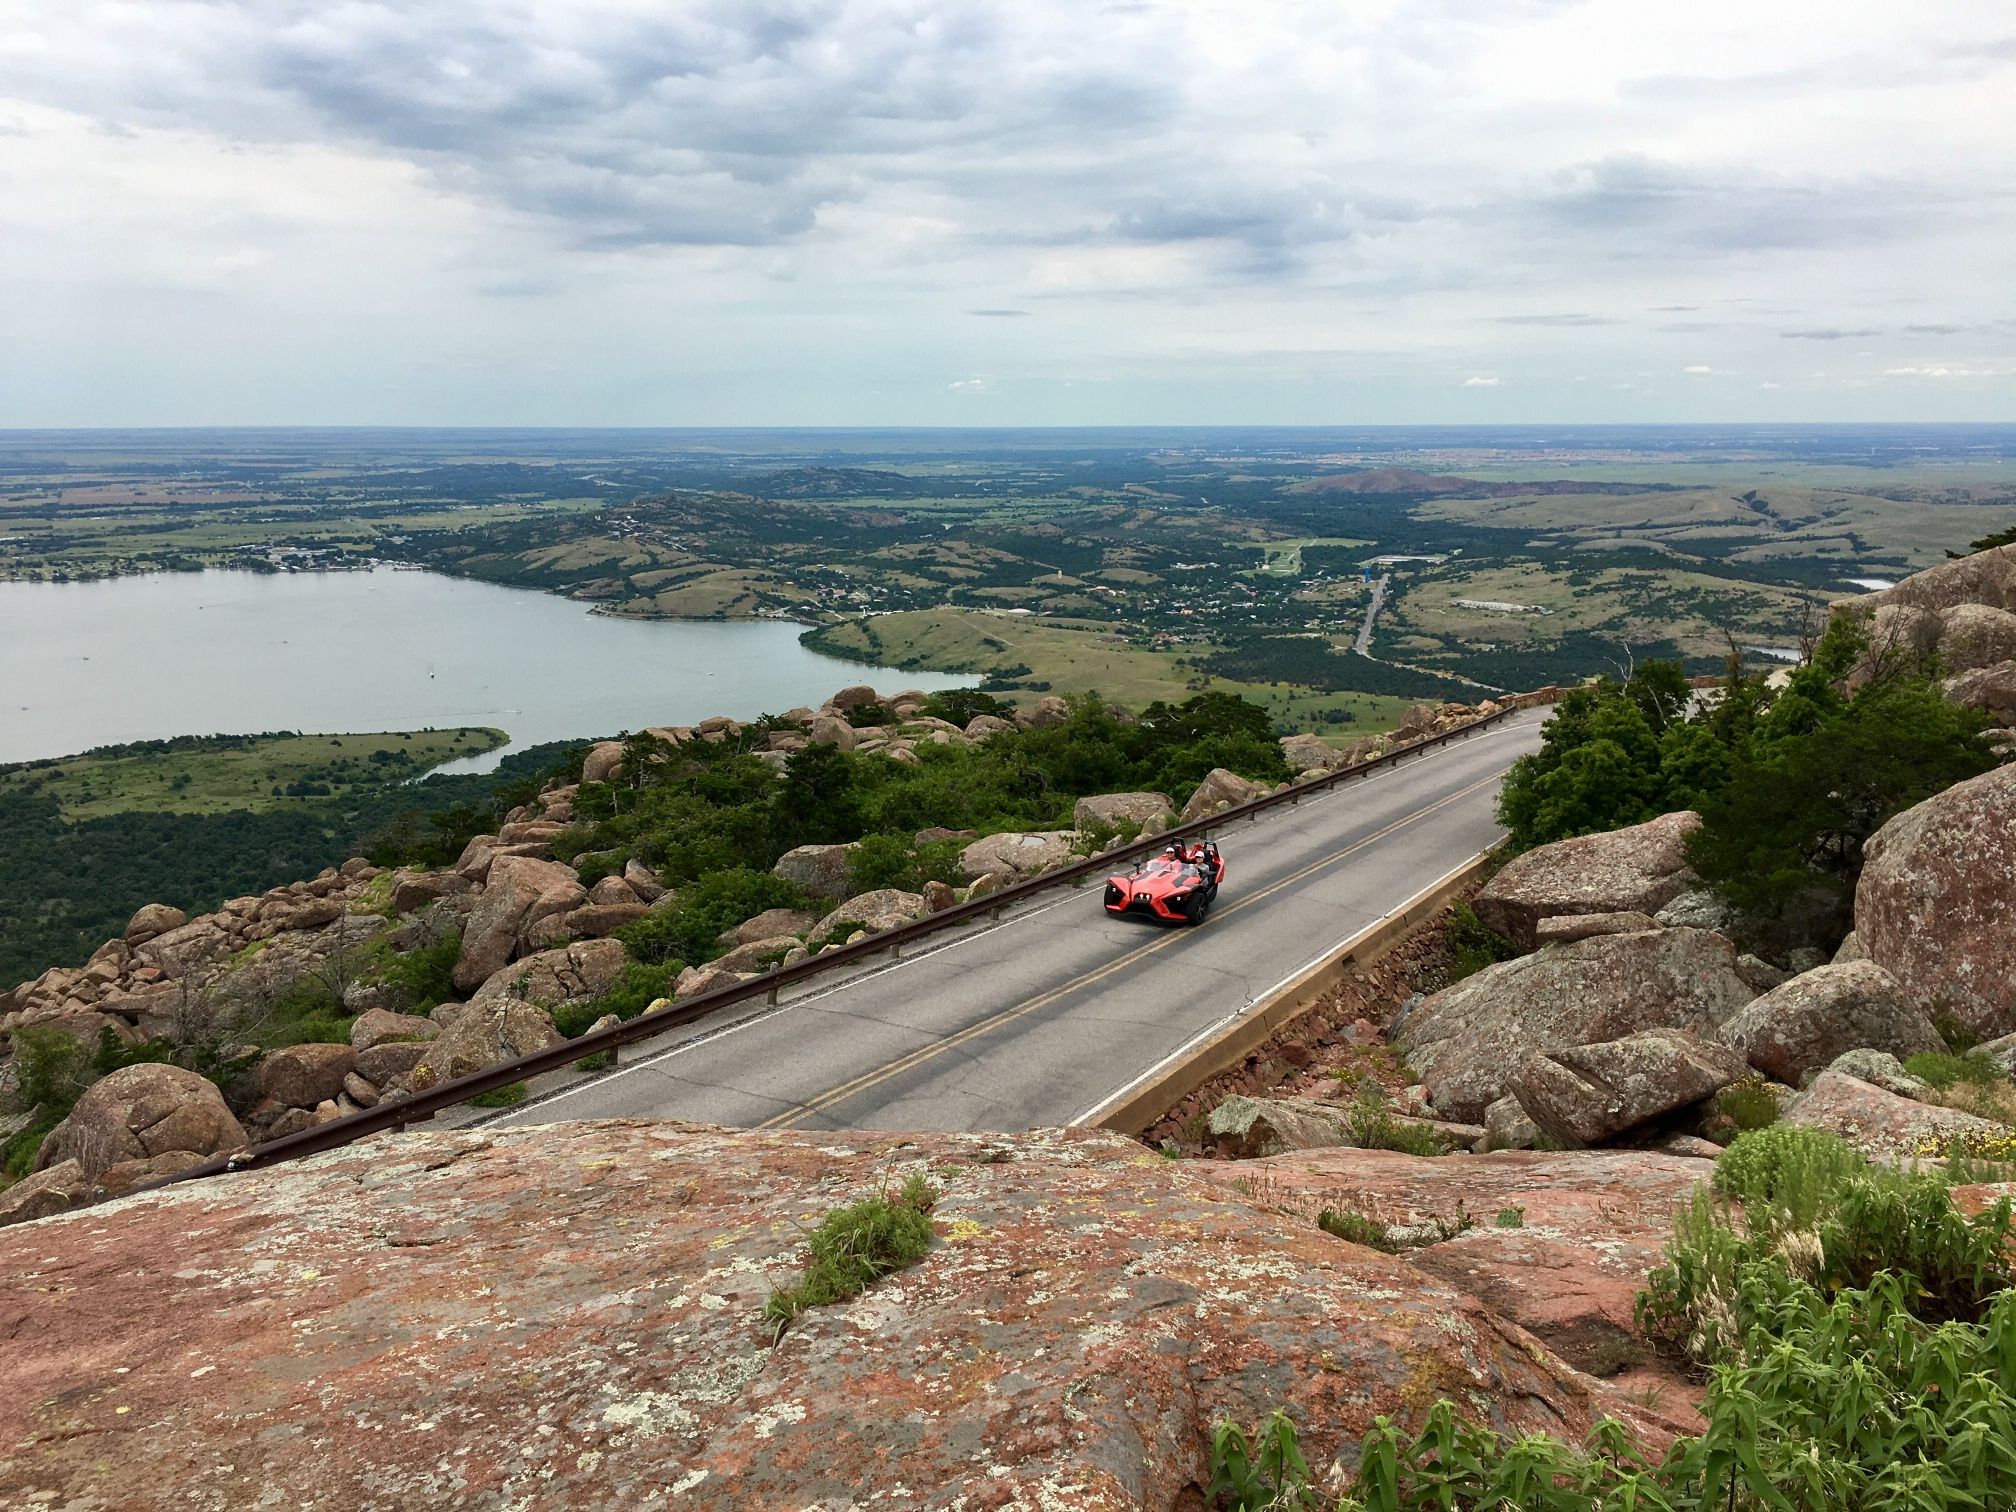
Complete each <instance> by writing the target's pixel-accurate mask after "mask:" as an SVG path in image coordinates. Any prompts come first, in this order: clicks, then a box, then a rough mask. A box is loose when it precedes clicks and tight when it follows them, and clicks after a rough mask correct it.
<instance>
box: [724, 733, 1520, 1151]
mask: <svg viewBox="0 0 2016 1512" xmlns="http://www.w3.org/2000/svg"><path fill="white" fill-rule="evenodd" d="M1507 770H1509V768H1508V769H1507ZM1504 775H1505V772H1504V771H1499V772H1495V773H1493V774H1492V775H1491V776H1489V777H1486V778H1483V779H1481V780H1480V781H1477V782H1473V783H1471V784H1470V786H1468V787H1466V788H1463V789H1460V790H1459V791H1457V792H1454V793H1450V794H1448V795H1446V796H1444V797H1441V798H1438V799H1436V800H1435V801H1434V802H1433V803H1430V804H1427V805H1425V806H1423V807H1421V808H1418V809H1416V810H1414V812H1413V813H1411V814H1408V815H1406V816H1405V817H1403V818H1399V819H1395V820H1394V821H1393V822H1392V823H1391V824H1389V825H1387V826H1386V827H1385V828H1384V829H1382V830H1379V831H1377V832H1376V833H1374V834H1370V835H1367V836H1366V837H1365V838H1364V839H1363V840H1358V841H1354V842H1353V843H1352V844H1350V845H1347V846H1345V847H1344V848H1343V849H1342V850H1339V851H1333V852H1331V853H1330V854H1329V855H1327V856H1325V857H1324V858H1323V859H1322V860H1321V861H1314V862H1311V863H1310V864H1309V865H1307V866H1305V867H1303V868H1302V869H1301V870H1300V871H1298V872H1294V873H1292V874H1291V875H1289V876H1286V877H1283V878H1281V879H1280V880H1279V881H1278V882H1271V883H1269V884H1268V885H1267V886H1266V887H1263V888H1261V889H1260V891H1258V892H1256V893H1251V894H1248V895H1247V896H1246V897H1244V898H1242V899H1240V901H1239V902H1237V903H1235V904H1233V905H1232V907H1230V908H1228V909H1226V910H1225V916H1227V917H1229V916H1230V915H1232V914H1236V913H1239V912H1241V911H1242V910H1244V909H1248V908H1254V907H1257V906H1258V905H1259V904H1261V903H1264V902H1265V901H1266V900H1267V899H1268V898H1270V897H1272V896H1273V895H1274V894H1275V893H1278V892H1280V891H1281V890H1282V889H1283V888H1288V887H1293V886H1294V885H1295V884H1296V883H1298V882H1301V881H1304V880H1306V879H1307V878H1309V877H1312V876H1314V875H1315V874H1316V873H1317V872H1319V871H1322V870H1324V869H1325V868H1326V867H1331V866H1335V865H1336V864H1337V863H1338V862H1339V861H1342V860H1343V859H1344V858H1345V857H1347V856H1351V855H1355V854H1356V853H1357V852H1359V851H1361V850H1364V849H1365V848H1366V847H1367V846H1370V845H1377V844H1378V843H1379V842H1380V841H1381V840H1384V839H1385V838H1386V837H1387V836H1389V835H1391V834H1393V833H1395V832H1396V831H1398V830H1402V829H1405V828H1406V827H1407V826H1408V825H1410V824H1412V823H1414V822H1415V821H1416V820H1418V819H1425V818H1427V817H1428V816H1429V815H1430V814H1432V813H1435V812H1436V811H1437V810H1439V809H1445V808H1447V807H1448V806H1449V805H1450V804H1452V803H1460V802H1461V801H1462V800H1463V799H1465V798H1468V797H1469V796H1470V795H1471V794H1472V793H1475V792H1477V791H1478V790H1479V789H1480V788H1486V787H1490V786H1491V785H1493V784H1494V783H1496V782H1498V781H1499V780H1500V779H1502V778H1503V777H1504ZM1186 937H1187V931H1182V930H1175V931H1171V932H1169V933H1166V934H1164V935H1162V936H1161V938H1159V939H1156V940H1152V941H1150V942H1149V943H1148V944H1146V945H1141V946H1137V947H1136V948H1135V949H1133V950H1130V951H1128V952H1127V953H1126V954H1125V955H1122V956H1117V957H1115V958H1114V959H1113V960H1111V961H1108V962H1107V963H1106V964H1105V965H1104V966H1101V967H1100V968H1099V969H1098V970H1096V971H1088V972H1087V973H1085V975H1083V976H1081V977H1077V978H1074V979H1073V980H1071V981H1069V982H1066V983H1065V984H1064V985H1063V986H1062V987H1053V988H1051V989H1050V990H1049V991H1048V992H1045V993H1043V994H1041V995H1040V996H1037V997H1033V998H1030V999H1029V1000H1028V1001H1027V1002H1026V1003H1018V1004H1017V1005H1016V1006H1015V1007H1013V1008H1004V1009H1003V1010H1002V1011H1001V1012H999V1013H996V1014H993V1015H991V1016H989V1017H987V1018H984V1019H982V1020H980V1022H978V1023H977V1024H973V1025H970V1026H969V1027H967V1028H965V1029H962V1030H960V1031H959V1032H958V1033H957V1034H954V1035H951V1036H949V1037H947V1038H945V1039H942V1040H933V1041H932V1042H931V1043H930V1044H928V1045H920V1046H919V1047H918V1048H917V1049H915V1050H912V1051H911V1052H910V1053H909V1054H907V1055H902V1056H898V1057H897V1058H896V1059H895V1060H893V1061H890V1062H889V1063H888V1064H886V1065H883V1066H879V1067H877V1068H876V1069H875V1070H873V1071H868V1072H864V1073H863V1074H862V1075H860V1076H857V1077H855V1078H854V1079H853V1080H852V1081H849V1082H843V1083H842V1084H841V1085H839V1086H837V1087H833V1088H831V1089H829V1090H828V1091H825V1092H821V1093H820V1094H819V1095H818V1096H817V1097H814V1098H812V1099H811V1100H810V1101H808V1102H806V1103H804V1104H803V1105H802V1106H800V1107H796V1108H793V1109H791V1110H790V1111H789V1112H786V1113H778V1114H774V1115H772V1116H771V1117H769V1118H766V1119H764V1120H763V1122H761V1123H759V1124H757V1125H755V1127H756V1128H758V1129H784V1128H789V1127H791V1126H792V1125H793V1124H796V1123H797V1122H798V1121H799V1120H801V1119H803V1118H806V1117H809V1116H810V1115H811V1114H814V1113H820V1112H824V1111H825V1110H826V1109H828V1108H830V1107H832V1106H833V1105H834V1104H835V1103H840V1102H845V1101H846V1100H847V1099H848V1098H850V1097H854V1096H857V1095H859V1094H860V1093H862V1092H866V1091H868V1090H869V1089H870V1088H872V1087H878V1086H880V1085H882V1083H884V1082H886V1081H888V1080H889V1079H890V1078H892V1077H896V1076H901V1075H902V1074H903V1073H904V1072H906V1071H910V1070H914V1069H915V1068H916V1067H918V1066H921V1065H923V1064H925V1063H926V1062H927V1061H930V1060H934V1059H936V1058H937V1057H938V1056H941V1055H944V1054H946V1053H948V1052H949V1051H953V1050H956V1049H958V1048H959V1047H960V1046H961V1045H964V1044H965V1043H967V1042H968V1041H969V1040H974V1039H978V1038H979V1037H980V1036H981V1035H983V1034H989V1033H992V1032H993V1031H994V1030H996V1029H999V1028H1000V1027H1001V1026H1002V1025H1004V1024H1011V1023H1013V1022H1014V1021H1015V1020H1017V1019H1019V1018H1025V1017H1027V1016H1028V1015H1029V1014H1032V1013H1037V1012H1040V1011H1041V1010H1042V1009H1044V1008H1047V1007H1049V1006H1050V1005H1051V1004H1052V1003H1054V1002H1056V1001H1057V1000H1058V999H1059V998H1062V997H1068V996H1069V995H1070V994H1071V993H1074V992H1077V991H1078V990H1079V989H1081V988H1084V987H1090V986H1091V985H1092V984H1093V983H1095V982H1101V981H1104V980H1105V979H1106V978H1107V977H1110V976H1112V975H1114V974H1115V973H1117V972H1121V971H1125V970H1126V969H1127V968H1128V967H1130V966H1133V965H1135V964H1136V963H1137V962H1139V961H1141V960H1143V959H1145V958H1146V957H1148V956H1151V955H1153V954H1154V953H1155V952H1156V951H1158V950H1167V949H1168V948H1169V947H1170V946H1172V945H1175V944H1178V943H1180V942H1181V941H1182V940H1184V939H1185V938H1186Z"/></svg>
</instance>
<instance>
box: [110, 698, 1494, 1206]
mask: <svg viewBox="0 0 2016 1512" xmlns="http://www.w3.org/2000/svg"><path fill="white" fill-rule="evenodd" d="M1528 707H1532V705H1531V704H1517V705H1514V704H1510V703H1508V704H1507V705H1506V706H1505V707H1502V708H1500V709H1499V710H1498V712H1496V713H1495V714H1486V715H1484V716H1483V717H1481V718H1479V719H1473V720H1470V721H1468V722H1467V723H1464V724H1461V725H1458V726H1456V727H1455V728H1453V729H1449V730H1443V731H1441V732H1440V733H1438V734H1434V735H1429V736H1425V737H1423V738H1422V739H1420V740H1416V741H1411V742H1409V743H1408V744H1407V745H1404V746H1396V747H1394V748H1393V749H1392V750H1390V751H1388V752H1386V753H1385V754H1384V755H1380V756H1374V757H1371V758H1370V759H1368V760H1365V761H1361V762H1357V763H1355V764H1354V765H1351V766H1347V767H1340V768H1338V769H1337V770H1336V771H1334V772H1332V773H1330V775H1329V776H1327V777H1319V778H1317V779H1316V780H1315V781H1313V782H1299V783H1290V784H1289V785H1288V786H1287V787H1285V788H1283V789H1281V790H1279V791H1276V792H1271V793H1265V794H1262V795H1261V796H1260V797H1258V798H1255V799H1253V800H1251V801H1250V802H1247V803H1241V804H1237V805H1234V806H1233V807H1231V808H1228V809H1220V810H1219V811H1218V812H1217V813H1215V814H1211V815H1208V816H1206V817H1205V818H1202V819H1197V820H1193V821H1191V822H1190V823H1188V824H1178V825H1172V826H1171V827H1170V828H1168V829H1166V830H1163V831H1160V832H1159V833H1157V834H1154V835H1144V836H1142V837H1141V838H1140V839H1138V840H1134V841H1130V842H1129V843H1128V844H1126V845H1123V846H1118V847H1115V848H1114V849H1113V850H1110V851H1100V852H1098V853H1097V854H1095V855H1092V856H1088V857H1086V858H1085V859H1084V860H1082V861H1074V862H1072V863H1071V864H1070V865H1069V866H1060V867H1058V868H1057V869H1056V870H1055V871H1047V872H1044V873H1043V874H1042V875H1041V876H1037V877H1032V878H1030V879H1029V880H1028V881H1026V882H1017V883H1015V884H1014V885H1013V886H1010V887H1004V888H1002V889H1001V890H1000V891H998V892H992V893H988V894H987V895H986V896H984V897H980V898H975V899H973V900H972V901H971V902H968V903H960V904H955V905H954V906H953V907H951V908H948V909H945V910H944V911H943V912H940V913H935V914H927V915H925V916H924V917H923V918H921V919H914V920H912V921H911V922H909V923H907V924H899V925H897V926H896V927H895V928H894V929H887V930H883V931H882V932H881V933H879V934H873V935H866V936H863V937H861V938H858V939H856V940H854V941H852V942H851V943H849V944H846V945H842V946H840V947H839V948H838V949H836V950H825V951H821V952H820V953H819V954H817V955H815V956H810V957H807V958H806V959H805V960H803V961H799V962H797V963H796V964H795V965H791V966H779V967H776V968H774V969H772V970H770V971H768V972H765V973H763V974H762V975H761V976H756V977H752V978H750V979H749V980H748V981H745V982H736V983H733V984H731V985H730V986H726V987H717V988H715V989H714V990H713V991H712V992H705V993H702V994H700V995H699V996H698V997H692V998H688V999H686V1000H685V1001H684V1002H681V1003H675V1004H672V1005H670V1006H668V1007H665V1008H661V1009H658V1010H656V1011H655V1012H650V1013H641V1014H639V1015H638V1016H637V1017H636V1018H633V1019H628V1020H626V1021H625V1022H623V1023H620V1024H618V1025H616V1026H615V1027H614V1028H611V1029H602V1030H598V1031H595V1032H593V1033H589V1034H584V1035H581V1036H580V1037H579V1038H578V1039H571V1040H568V1041H567V1042H566V1043H565V1044H561V1045H555V1046H554V1047H553V1048H552V1049H550V1050H540V1051H537V1052H535V1053H534V1054H531V1055H526V1056H521V1057H519V1058H518V1059H516V1060H510V1061H503V1062H501V1063H499V1064H497V1065H495V1066H490V1067H487V1068H485V1069H484V1070H482V1071H478V1072H475V1073H473V1074H471V1075H469V1076H463V1077H458V1078H457V1079H456V1080H454V1081H450V1082H443V1083H442V1084H441V1085H440V1086H438V1087H430V1088H429V1089H428V1090H426V1091H425V1092H419V1093H415V1094H413V1095H412V1096H410V1097H407V1098H404V1099H402V1100H400V1101H397V1102H391V1101H387V1102H381V1103H379V1104H378V1106H376V1107H375V1108H366V1109H364V1110H363V1111H362V1112H358V1113H351V1114H348V1115H346V1116H344V1117H342V1118H336V1119H331V1120H330V1121H329V1122H328V1123H325V1124H318V1125H317V1126H316V1127H314V1128H312V1129H303V1130H301V1131H300V1132H299V1133H298V1134H288V1135H285V1136H283V1137H281V1138H279V1139H275V1140H271V1141H269V1142H268V1143H266V1144H262V1145H257V1146H255V1147H253V1148H252V1149H249V1150H241V1151H239V1152H237V1153H236V1154H233V1155H226V1156H220V1157H218V1158H217V1159H215V1160H210V1161H206V1162H205V1163H203V1164H202V1165H199V1166H192V1167H190V1168H189V1169H188V1170H186V1171H180V1172H177V1173H176V1174H175V1175H173V1176H170V1177H167V1178H165V1179H163V1180H161V1181H157V1182H149V1183H148V1184H147V1185H146V1186H145V1187H141V1188H136V1190H141V1191H148V1190H152V1189H153V1188H155V1187H163V1186H172V1185H174V1184H176V1183H178V1182H183V1181H194V1180H197V1179H199V1178H201V1177H205V1176H218V1175H223V1174H224V1173H226V1172H229V1171H255V1170H260V1169H263V1168H264V1167H266V1166H272V1165H279V1164H281V1163H282V1162H284V1161H289V1160H299V1159H301V1158H302V1157H304V1156H308V1155H319V1154H321V1153H322V1152H323V1151H325V1150H334V1149H340V1148H341V1147H342V1146H344V1145H347V1144H353V1143H355V1142H356V1141H357V1140H360V1139H366V1138H369V1137H370V1136H371V1135H373V1134H381V1133H383V1132H385V1131H386V1130H387V1129H399V1130H403V1129H404V1128H405V1127H406V1126H407V1125H408V1124H415V1123H426V1122H428V1121H429V1120H430V1119H432V1118H433V1117H434V1115H435V1114H436V1113H439V1112H441V1111H443V1110H444V1109H447V1108H452V1107H455V1106H457V1105H458V1104H460V1103H464V1102H467V1101H468V1100H469V1099H470V1098H472V1097H476V1096H480V1095H481V1094H482V1093H485V1092H493V1091H495V1090H497V1089H498V1088H499V1087H507V1086H510V1085H511V1084H512V1083H514V1082H521V1081H525V1080H527V1079H528V1078H530V1077H534V1076H539V1075H543V1074H544V1073H546V1072H548V1071H558V1070H562V1069H563V1068H565V1067H567V1066H571V1065H573V1064H574V1063H575V1062H576V1061H579V1060H585V1059H587V1058H588V1057H590V1056H594V1055H604V1054H609V1053H611V1052H614V1051H618V1050H621V1049H622V1048H623V1047H624V1046H626V1045H634V1044H636V1043H638V1042H639V1041H640V1040H647V1039H653V1038H656V1037H657V1036H658V1035H661V1034H664V1033H666V1032H667V1031H668V1030H672V1029H677V1028H680V1027H682V1026H684V1025H686V1024H691V1023H693V1022H695V1021H696V1020H699V1019H703V1018H706V1017H707V1016H708V1015H709V1014H712V1013H716V1012H719V1011H720V1010H721V1009H723V1008H732V1007H734V1006H735V1005H736V1004H738V1003H746V1002H749V1001H750V1000H751V999H754V998H766V999H768V1000H769V1001H771V1002H775V1001H776V998H777V994H778V992H779V990H780V989H782V988H785V987H789V986H792V985H794V984H796V983H798V982H803V981H806V980H808V979H810V978H812V977H815V976H819V975H822V974H823V973H825V972H828V971H831V970H833V969H834V968H836V967H841V966H849V965H853V964H855V963H856V962H860V961H866V960H869V959H871V958H872V957H875V956H878V955H887V954H892V953H893V954H897V955H900V954H901V953H902V950H903V947H904V946H905V945H908V944H911V943H913V942H915V941H917V940H921V939H924V938H926V937H927V936H930V935H934V934H937V933H938V932H940V931H941V930H946V929H951V928H954V927H956V926H958V925H961V924H970V923H973V922H974V921H976V920H979V919H985V918H997V917H999V916H1000V915H1002V914H1004V913H1006V912H1007V911H1008V909H1009V908H1011V907H1013V906H1014V905H1015V904H1017V903H1019V902H1021V901H1022V900H1023V899H1025V898H1030V897H1033V896H1035V895H1036V894H1037V893H1041V892H1046V891H1048V890H1049V889H1050V888H1053V887H1061V886H1064V885H1065V884H1067V883H1075V882H1077V881H1079V880H1080V879H1081V878H1085V877H1091V876H1103V875H1106V874H1108V873H1110V872H1111V871H1112V869H1113V867H1114V866H1115V865H1116V864H1118V863H1120V862H1124V861H1128V860H1131V859H1132V858H1133V857H1135V856H1140V855H1146V854H1148V853H1149V852H1151V851H1158V850H1160V849H1161V848H1162V847H1163V846H1165V845H1167V844H1169V843H1170V841H1172V840H1176V839H1184V838H1189V837H1191V836H1199V837H1201V836H1204V835H1206V834H1208V833H1209V832H1210V831H1211V830H1214V829H1222V828H1223V827H1224V826H1226V825H1228V824H1233V823H1237V822H1239V821H1241V820H1252V819H1257V818H1259V817H1260V815H1261V814H1263V813H1266V812H1267V811H1268V810H1270V809H1274V808H1279V807H1280V806H1281V805H1283V804H1295V803H1299V802H1300V801H1301V800H1302V799H1304V798H1306V797H1308V796H1309V795H1310V794H1311V793H1321V792H1326V791H1328V790H1329V789H1331V788H1333V787H1336V786H1338V785H1340V784H1342V783H1345V782H1349V781H1351V780H1352V779H1354V778H1358V777H1363V776H1366V775H1368V774H1370V773H1372V772H1376V771H1380V770H1382V769H1383V768H1386V767H1393V766H1398V765H1399V764H1400V763H1401V762H1402V761H1404V760H1406V759H1407V758H1408V757H1410V756H1418V755H1421V754H1424V753H1426V752H1429V751H1433V750H1437V749H1439V748H1441V747H1443V746H1446V745H1448V744H1449V743H1450V742H1451V741H1454V740H1461V739H1464V738H1466V737H1468V736H1470V735H1474V734H1476V733H1477V732H1478V731H1480V730H1486V729H1489V728H1490V727H1491V726H1493V725H1496V724H1499V723H1501V722H1502V721H1504V720H1506V719H1509V718H1511V717H1512V715H1514V714H1516V713H1520V712H1522V711H1523V709H1525V708H1528Z"/></svg>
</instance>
